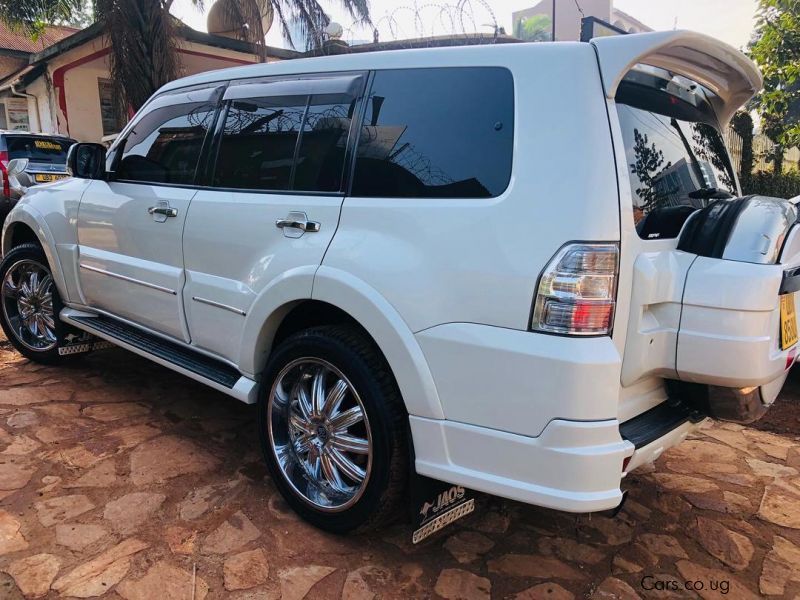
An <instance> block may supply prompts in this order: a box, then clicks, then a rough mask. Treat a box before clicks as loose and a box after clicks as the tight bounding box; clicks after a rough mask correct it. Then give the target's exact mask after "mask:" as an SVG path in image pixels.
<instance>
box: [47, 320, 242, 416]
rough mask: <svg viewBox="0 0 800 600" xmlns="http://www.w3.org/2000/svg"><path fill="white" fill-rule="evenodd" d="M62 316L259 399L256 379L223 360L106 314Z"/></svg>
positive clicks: (146, 354)
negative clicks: (246, 375)
mask: <svg viewBox="0 0 800 600" xmlns="http://www.w3.org/2000/svg"><path fill="white" fill-rule="evenodd" d="M60 317H61V319H62V320H63V321H65V322H67V323H69V324H71V325H74V326H75V327H77V328H79V329H82V330H83V331H88V332H89V333H92V334H94V335H96V336H97V337H99V338H102V339H104V340H108V341H109V342H112V343H114V344H116V345H118V346H120V347H122V348H125V349H127V350H130V351H131V352H134V353H136V354H139V355H140V356H144V357H145V358H149V359H150V360H152V361H154V362H157V363H158V364H161V365H163V366H165V367H168V368H170V369H172V370H174V371H178V372H179V373H183V374H184V375H187V376H188V377H191V378H192V379H195V380H197V381H200V382H202V383H205V384H207V385H209V386H211V387H213V388H215V389H217V390H220V391H222V392H224V393H226V394H228V395H230V396H233V397H234V398H237V399H238V400H241V401H243V402H246V403H247V404H253V403H255V401H256V382H255V381H253V380H252V379H248V378H247V377H244V376H242V375H241V373H239V371H237V370H236V369H235V368H234V367H232V366H230V365H228V364H226V363H224V362H222V361H220V360H216V359H214V358H211V357H209V356H206V355H204V354H201V353H199V352H196V351H194V350H191V349H190V348H187V347H185V346H182V345H180V344H178V343H175V342H171V341H169V340H166V339H164V338H161V337H159V336H157V335H153V334H151V333H148V332H146V331H142V330H141V329H139V328H137V327H134V326H132V325H128V324H127V323H124V322H122V321H118V320H117V319H112V318H110V317H106V316H104V315H94V314H90V313H86V312H82V311H78V310H74V309H71V308H65V309H64V310H62V311H61V314H60Z"/></svg>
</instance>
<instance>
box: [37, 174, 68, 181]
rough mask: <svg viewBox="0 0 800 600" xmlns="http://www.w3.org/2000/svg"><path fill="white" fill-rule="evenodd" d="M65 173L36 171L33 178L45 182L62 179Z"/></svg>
mask: <svg viewBox="0 0 800 600" xmlns="http://www.w3.org/2000/svg"><path fill="white" fill-rule="evenodd" d="M65 177H66V175H51V174H49V173H38V174H36V175H34V176H33V178H34V179H35V180H36V181H38V182H39V183H47V182H48V181H58V180H59V179H64V178H65Z"/></svg>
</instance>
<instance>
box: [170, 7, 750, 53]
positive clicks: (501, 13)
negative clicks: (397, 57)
mask: <svg viewBox="0 0 800 600" xmlns="http://www.w3.org/2000/svg"><path fill="white" fill-rule="evenodd" d="M319 1H320V4H322V6H323V8H325V9H326V10H327V11H328V14H329V15H330V16H331V18H332V19H333V20H334V21H336V22H338V23H340V24H341V25H342V26H343V27H345V29H347V28H349V27H350V25H351V23H352V19H351V18H350V17H349V15H348V14H347V12H346V11H343V10H342V9H341V5H340V3H339V2H336V1H331V0H319ZM466 1H467V2H471V5H472V7H473V11H474V14H475V18H474V20H475V21H476V22H477V24H478V25H479V26H480V25H483V24H484V23H490V22H491V20H490V17H489V14H488V12H487V10H486V9H485V8H484V6H485V5H487V4H488V5H491V7H492V11H493V12H494V14H495V17H496V19H497V22H498V24H499V25H501V26H504V27H505V28H506V30H507V31H511V13H512V12H513V11H515V10H521V9H524V8H529V7H531V6H534V5H536V4H537V0H466ZM557 1H558V2H575V1H577V2H578V4H580V2H581V0H557ZM458 2H459V0H371V2H370V10H371V13H372V20H373V22H376V23H379V22H381V20H382V25H380V26H379V29H380V30H381V31H388V28H387V24H388V18H389V17H390V16H393V17H394V19H395V22H396V23H397V24H398V25H399V26H400V27H402V28H403V29H404V30H405V32H406V33H407V34H406V35H402V36H398V37H413V36H414V19H413V14H414V13H413V11H411V10H408V9H406V8H405V7H412V8H413V7H414V6H415V4H416V6H425V5H430V4H437V5H440V6H442V5H448V4H449V5H451V6H452V5H456V4H457V3H458ZM205 4H206V8H207V7H209V6H210V5H211V4H212V0H205ZM614 6H615V7H616V8H618V9H620V10H622V11H624V12H626V13H628V14H629V15H631V16H632V17H635V18H636V19H638V20H639V21H641V22H642V23H644V24H645V25H648V26H650V27H652V28H653V29H673V28H674V27H675V25H676V23H677V27H678V28H679V29H692V30H694V31H699V32H702V33H707V34H709V35H712V36H714V37H716V38H719V39H721V40H723V41H725V42H728V43H729V44H731V45H733V46H735V47H737V48H741V47H743V46H744V45H745V44H746V43H747V41H748V40H749V39H750V32H751V31H752V29H753V17H754V15H755V11H756V0H659V1H656V0H616V1H615V2H614ZM172 13H173V14H174V15H175V16H177V17H178V18H180V19H182V20H183V21H184V22H186V23H187V24H188V25H190V26H191V27H194V28H195V29H199V30H201V31H205V30H206V21H205V16H204V14H203V13H201V11H199V10H198V9H196V8H195V7H194V6H193V5H192V0H175V1H174V3H173V5H172ZM420 14H422V15H423V19H424V20H425V21H426V24H425V30H426V32H428V31H430V28H431V25H430V23H429V22H430V21H431V20H434V21H435V18H434V14H435V13H433V12H431V8H426V9H424V10H421V11H420ZM470 27H472V25H471V24H470ZM479 30H483V31H486V32H490V31H491V28H490V27H483V28H482V29H479ZM439 33H451V31H447V30H444V29H443V30H442V31H440V32H439ZM385 35H386V34H382V38H381V39H386V38H385ZM348 37H351V36H348V35H345V38H348ZM355 37H357V38H371V36H370V35H368V34H367V33H366V32H365V33H358V34H356V35H355ZM267 43H268V44H270V45H273V46H285V44H284V43H283V41H282V39H281V36H280V35H279V33H278V28H277V27H273V28H272V31H270V33H269V34H268V35H267Z"/></svg>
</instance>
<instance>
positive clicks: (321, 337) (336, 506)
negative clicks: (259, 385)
mask: <svg viewBox="0 0 800 600" xmlns="http://www.w3.org/2000/svg"><path fill="white" fill-rule="evenodd" d="M263 381H264V386H263V389H262V393H261V397H260V403H259V429H260V434H261V444H262V450H263V452H264V457H265V459H266V461H267V464H268V466H269V469H270V472H271V474H272V477H273V479H274V480H275V483H276V485H277V487H278V489H279V490H280V492H281V493H282V494H283V496H284V498H285V499H286V501H287V502H288V503H289V505H291V506H292V508H293V509H294V510H295V511H296V512H298V513H299V514H300V515H301V516H302V517H303V518H305V519H306V520H308V521H310V522H311V523H313V524H314V525H316V526H318V527H320V528H322V529H325V530H328V531H333V532H337V533H341V532H346V531H350V530H353V529H357V528H362V529H364V528H368V527H372V526H375V525H378V524H381V523H383V522H385V521H386V520H387V519H388V518H389V517H391V516H393V515H396V514H397V513H398V512H399V511H398V510H397V509H398V508H399V502H400V499H401V498H402V495H403V492H404V490H405V480H406V477H407V468H408V456H407V448H406V439H405V431H406V423H405V421H406V417H405V410H404V408H403V404H402V401H401V399H400V394H399V392H398V390H397V385H396V383H395V382H394V378H393V377H392V375H391V373H390V371H389V368H388V365H386V363H385V361H384V359H383V357H382V356H381V355H380V353H379V352H378V349H377V348H376V347H375V346H374V344H373V343H372V342H371V341H370V340H368V339H367V338H366V337H365V336H363V335H361V334H360V333H359V332H358V331H357V330H355V329H354V328H351V327H342V326H335V327H333V326H332V327H319V328H314V329H309V330H306V331H303V332H301V333H299V334H296V335H294V336H292V337H291V338H289V339H287V340H286V341H285V342H284V343H282V344H281V345H280V347H279V348H278V349H277V350H276V351H275V353H274V354H273V356H272V358H271V360H270V361H269V364H268V365H267V368H266V370H265V373H264V379H263Z"/></svg>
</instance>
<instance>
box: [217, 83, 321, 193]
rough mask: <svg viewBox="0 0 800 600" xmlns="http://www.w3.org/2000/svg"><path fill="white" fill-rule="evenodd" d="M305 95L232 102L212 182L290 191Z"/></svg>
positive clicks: (223, 184) (306, 100)
mask: <svg viewBox="0 0 800 600" xmlns="http://www.w3.org/2000/svg"><path fill="white" fill-rule="evenodd" d="M307 102H308V96H283V97H280V98H248V99H246V100H234V101H232V102H231V105H230V107H229V109H228V114H227V116H226V118H225V127H224V130H223V132H222V141H221V142H220V147H219V154H218V155H217V166H216V171H215V173H214V185H215V186H218V187H228V188H243V189H251V190H288V189H289V186H290V183H291V175H292V165H293V164H294V153H295V148H296V146H297V137H298V133H299V131H300V128H301V126H302V123H303V115H304V114H305V110H306V104H307Z"/></svg>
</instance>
